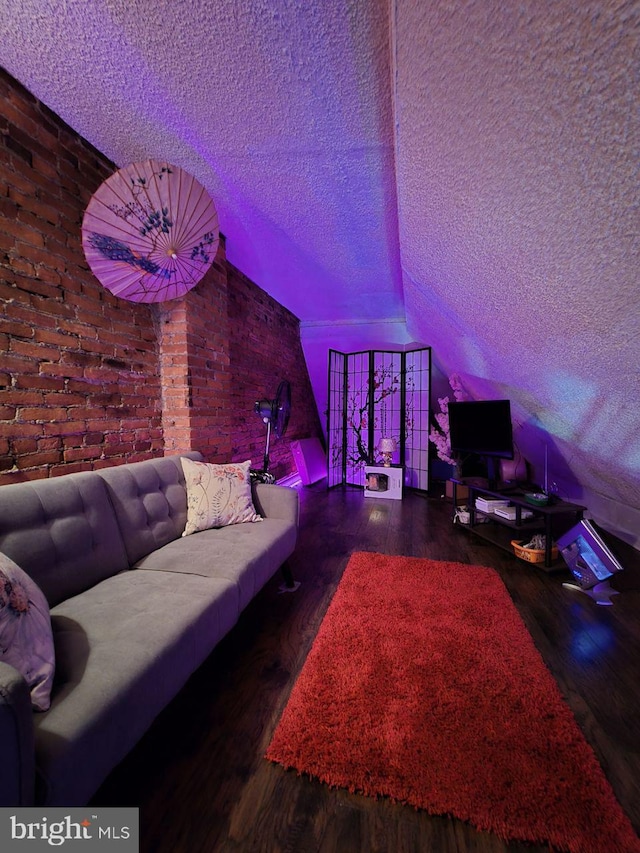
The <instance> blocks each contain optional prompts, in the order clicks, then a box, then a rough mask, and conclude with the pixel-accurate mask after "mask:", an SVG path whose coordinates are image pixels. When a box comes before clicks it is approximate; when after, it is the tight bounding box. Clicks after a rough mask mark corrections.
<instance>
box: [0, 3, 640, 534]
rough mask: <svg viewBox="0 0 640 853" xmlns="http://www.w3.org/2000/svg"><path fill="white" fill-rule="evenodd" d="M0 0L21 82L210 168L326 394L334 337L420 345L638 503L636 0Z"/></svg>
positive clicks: (94, 132) (590, 475)
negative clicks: (298, 325) (297, 322)
mask: <svg viewBox="0 0 640 853" xmlns="http://www.w3.org/2000/svg"><path fill="white" fill-rule="evenodd" d="M1 9H2V12H3V15H2V20H1V21H0V52H1V54H0V55H1V58H2V64H3V65H4V67H5V68H6V69H7V70H8V71H9V72H10V73H11V74H12V75H13V76H15V77H16V78H17V79H18V80H20V81H21V82H22V83H23V84H24V85H25V86H26V87H27V88H28V89H29V90H30V91H31V92H32V93H33V94H34V95H36V96H37V97H38V98H40V99H41V100H43V101H44V102H45V103H46V104H47V105H48V106H49V107H50V108H51V109H53V110H54V111H55V112H57V113H58V114H59V115H60V116H61V117H62V118H63V119H64V120H65V121H66V122H68V123H69V124H70V125H71V126H72V127H73V128H74V129H75V130H77V131H78V132H79V133H80V134H82V135H83V136H84V137H85V138H87V139H88V140H89V141H90V142H92V143H93V144H94V145H95V146H96V147H97V148H99V149H100V150H101V151H103V152H104V153H105V154H106V155H107V156H108V157H110V158H111V159H113V160H114V161H115V162H116V163H117V164H118V165H120V166H122V165H125V164H127V163H129V162H133V161H136V160H142V159H146V158H148V157H157V158H162V159H167V160H169V161H171V162H174V163H176V164H177V165H180V166H182V167H183V168H185V169H186V170H187V171H189V172H191V174H193V175H194V176H195V177H196V178H197V179H198V180H199V181H200V182H201V183H202V184H204V186H206V187H207V188H208V189H209V191H210V193H211V195H212V197H213V198H214V200H215V202H216V206H217V208H218V212H219V215H220V224H221V230H222V231H223V233H224V234H225V235H226V237H227V252H228V257H229V259H230V260H231V261H232V262H233V263H234V264H236V265H237V266H238V267H239V268H240V269H241V270H242V271H243V272H245V273H246V274H247V275H248V276H250V277H251V278H252V279H253V280H254V281H255V282H256V283H257V284H259V285H260V286H261V287H263V288H264V289H265V290H267V291H268V292H269V293H271V294H272V295H273V296H274V297H275V298H277V299H278V300H279V301H280V302H282V303H283V304H284V305H286V306H287V307H288V308H290V309H291V310H292V311H293V312H294V313H295V314H297V316H298V317H300V319H301V320H302V323H303V337H304V342H305V351H306V354H307V359H308V362H309V368H310V371H311V374H312V380H313V381H314V384H315V387H316V389H317V396H318V402H319V406H320V409H321V410H322V409H323V406H324V388H323V385H324V382H325V377H326V353H327V347H328V346H334V347H338V348H345V349H354V348H357V347H359V346H367V347H368V346H372V347H379V346H384V345H389V344H393V343H396V344H405V343H408V342H410V341H415V342H418V343H424V344H430V345H432V346H433V348H434V356H435V359H436V361H437V363H439V364H440V365H441V366H442V368H443V370H444V371H446V372H449V373H450V372H457V373H459V374H460V375H461V377H462V379H463V383H464V384H465V386H466V387H467V388H468V390H469V391H471V392H472V393H473V394H474V395H476V396H487V397H502V396H505V397H509V398H511V399H512V401H513V406H514V419H515V421H516V430H517V435H518V440H519V442H520V447H521V449H522V451H523V452H524V453H525V455H527V457H528V458H530V459H531V460H532V461H533V462H534V463H535V465H536V466H537V471H536V473H537V474H540V463H541V459H542V458H543V455H544V448H545V447H546V448H547V450H548V452H549V455H550V460H551V461H550V470H551V475H552V477H553V478H554V479H556V480H558V481H559V482H560V483H566V488H567V489H570V490H571V491H572V493H573V496H574V497H580V496H581V495H582V494H583V493H584V495H588V496H589V502H590V506H591V504H592V503H593V505H594V506H597V508H598V510H599V511H600V513H601V514H602V515H604V516H607V515H608V516H610V517H611V518H612V519H613V521H614V526H615V524H618V525H619V526H620V527H621V528H626V529H631V528H632V527H633V525H634V524H635V523H636V522H635V520H637V517H638V516H637V515H633V513H640V486H639V482H640V418H639V415H638V400H639V398H640V393H639V392H640V381H639V367H640V323H639V321H640V312H639V305H640V283H639V281H638V269H639V260H640V235H639V222H640V218H639V210H638V204H639V193H638V177H639V176H638V163H639V154H640V121H639V106H640V99H639V94H638V93H639V91H640V88H639V84H640V80H639V76H640V0H629V1H628V2H625V0H610V2H606V0H600V2H594V0H584V2H581V3H576V2H575V0H521V2H518V3H517V4H515V3H513V4H512V3H504V2H501V0H434V2H428V3H427V2H416V0H395V2H394V0H392V2H390V3H387V2H382V1H381V0H379V2H372V0H328V2H316V3H299V2H295V0H244V2H242V3H240V2H232V0H215V2H214V0H208V2H207V0H154V2H151V0H65V2H64V3H61V2H58V0H49V2H46V0H2V2H1ZM594 502H595V503H594ZM625 506H630V507H631V509H630V510H629V512H630V513H632V516H626V515H625V513H626V510H625ZM612 507H613V509H612ZM614 516H615V518H614Z"/></svg>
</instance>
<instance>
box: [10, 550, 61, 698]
mask: <svg viewBox="0 0 640 853" xmlns="http://www.w3.org/2000/svg"><path fill="white" fill-rule="evenodd" d="M0 660H3V661H5V663H9V664H11V666H13V667H15V668H16V669H17V670H18V672H20V673H21V674H22V676H23V677H24V679H25V681H26V682H27V684H28V685H29V689H30V691H31V704H32V705H33V707H34V708H35V710H36V711H46V710H47V709H48V708H49V706H50V704H51V686H52V684H53V674H54V670H55V656H54V650H53V634H52V632H51V617H50V615H49V605H48V603H47V599H46V598H45V597H44V594H43V593H42V591H41V590H40V587H39V586H38V585H37V584H36V583H35V582H34V581H33V580H32V579H31V578H30V577H29V575H28V574H26V572H23V571H22V569H21V568H20V567H19V566H17V565H16V564H15V563H14V562H13V560H11V559H9V557H7V556H6V554H1V553H0Z"/></svg>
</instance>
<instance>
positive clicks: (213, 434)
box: [155, 236, 232, 462]
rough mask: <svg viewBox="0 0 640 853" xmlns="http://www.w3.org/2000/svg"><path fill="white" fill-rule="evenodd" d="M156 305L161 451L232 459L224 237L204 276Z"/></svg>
mask: <svg viewBox="0 0 640 853" xmlns="http://www.w3.org/2000/svg"><path fill="white" fill-rule="evenodd" d="M155 307H156V322H157V325H158V343H159V353H160V375H161V386H162V427H163V432H164V442H165V453H166V454H173V453H182V452H185V451H187V450H199V451H200V452H201V453H202V454H203V455H204V457H205V459H207V461H209V462H227V461H229V460H230V459H231V432H232V429H231V421H232V412H231V393H230V386H231V372H230V368H229V317H228V310H227V271H226V252H225V245H224V238H223V237H222V236H221V239H220V246H219V248H218V253H217V255H216V260H215V261H214V263H213V265H212V266H211V268H210V269H209V271H208V273H207V274H206V276H205V277H204V278H203V280H202V281H201V282H200V283H199V284H198V285H197V286H196V287H195V288H193V290H190V291H189V292H188V293H187V294H185V296H183V297H182V299H174V300H172V301H170V302H165V303H160V304H158V305H157V306H155Z"/></svg>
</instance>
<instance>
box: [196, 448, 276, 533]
mask: <svg viewBox="0 0 640 853" xmlns="http://www.w3.org/2000/svg"><path fill="white" fill-rule="evenodd" d="M181 462H182V470H183V472H184V479H185V484H186V489H187V522H186V525H185V528H184V531H183V533H182V535H183V536H189V535H191V534H192V533H197V532H198V531H200V530H209V529H210V528H212V527H227V526H228V525H229V524H243V523H245V522H253V521H262V518H261V517H260V516H259V515H258V513H257V512H256V510H255V507H254V505H253V500H252V497H251V477H250V475H249V468H250V467H251V461H248V462H232V463H229V464H226V465H216V464H211V463H208V462H195V461H194V460H193V459H185V458H183V459H182V460H181Z"/></svg>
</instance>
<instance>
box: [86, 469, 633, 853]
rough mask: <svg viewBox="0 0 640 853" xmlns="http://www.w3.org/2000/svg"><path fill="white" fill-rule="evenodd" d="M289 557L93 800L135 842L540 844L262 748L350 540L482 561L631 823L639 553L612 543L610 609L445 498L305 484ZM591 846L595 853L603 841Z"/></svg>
mask: <svg viewBox="0 0 640 853" xmlns="http://www.w3.org/2000/svg"><path fill="white" fill-rule="evenodd" d="M300 496H301V531H300V538H299V545H298V548H297V551H296V554H295V555H294V557H293V558H292V560H291V567H292V569H293V572H294V575H295V577H296V579H297V580H299V581H301V582H302V586H301V587H300V589H299V590H298V591H297V592H295V593H293V594H289V593H287V594H280V593H279V591H278V588H279V585H280V583H281V578H280V577H279V576H276V577H274V578H273V579H272V580H271V581H270V582H269V583H268V584H267V586H266V587H265V588H264V589H263V590H262V591H261V592H260V594H259V595H258V596H257V597H256V599H255V600H254V601H253V602H252V603H251V605H250V606H249V607H248V608H247V610H246V611H245V612H244V613H243V615H242V617H241V620H240V622H239V624H238V625H237V626H236V627H235V628H234V629H233V630H232V632H231V633H230V634H229V635H228V636H227V637H226V638H225V639H224V640H223V641H222V642H221V643H220V645H219V646H218V647H217V648H216V650H215V651H214V652H213V654H212V655H211V656H210V658H209V659H208V660H207V661H206V662H205V664H204V665H203V666H202V667H201V668H200V669H199V670H198V672H197V673H196V674H195V675H194V676H193V677H192V678H191V679H190V681H189V682H188V684H187V685H186V687H185V688H184V689H183V690H182V692H181V693H180V694H179V696H178V697H177V698H176V699H175V700H174V701H173V702H172V704H171V705H170V706H169V707H168V708H167V709H166V710H165V711H164V712H163V713H162V714H161V715H160V717H159V718H158V719H157V721H156V722H155V723H154V725H153V727H152V728H151V730H150V731H149V732H148V733H147V735H146V736H145V737H144V738H143V740H142V741H141V742H140V743H139V745H138V746H137V747H136V748H135V750H134V751H133V752H132V753H131V754H130V755H129V756H128V757H127V758H126V759H125V760H124V761H123V762H122V764H121V765H120V766H119V767H118V768H116V770H115V771H114V772H113V773H112V774H111V776H110V777H109V778H108V779H107V780H106V782H105V783H104V785H103V786H102V788H101V789H100V790H99V791H98V792H97V794H96V796H95V797H94V800H93V803H94V804H96V805H101V806H110V805H130V806H138V807H139V808H140V827H141V844H140V850H141V851H142V853H151V851H153V853H156V851H157V853H165V851H166V853H218V851H220V853H227V852H228V853H249V851H251V853H254V851H255V853H352V851H353V853H359V852H361V853H375V851H379V853H404V851H406V853H413V851H434V853H449V851H456V853H464V851H476V853H504V851H510V853H525V851H527V853H542V851H546V850H548V848H547V847H535V846H530V845H521V844H505V843H504V842H502V841H500V839H498V838H496V837H495V836H493V835H491V834H487V833H479V832H476V831H474V830H473V829H472V828H471V827H469V826H467V825H466V824H464V823H462V822H460V821H456V820H453V819H450V818H447V817H430V816H428V815H426V814H424V813H422V812H418V811H416V810H414V809H412V808H408V807H404V806H401V805H397V804H394V803H390V802H387V801H375V800H371V799H367V798H365V797H359V796H355V795H352V794H349V793H348V792H345V791H342V790H332V789H329V788H328V787H326V786H324V785H321V784H320V783H318V782H315V781H313V780H310V779H308V778H304V777H298V776H297V775H296V774H295V773H292V772H286V771H284V770H283V769H282V768H280V767H278V766H276V765H272V764H270V763H269V762H267V761H266V760H265V759H264V758H263V755H264V752H265V750H266V747H267V745H268V743H269V741H270V738H271V735H272V732H273V730H274V728H275V725H276V724H277V721H278V719H279V716H280V714H281V712H282V710H283V708H284V706H285V704H286V701H287V697H288V695H289V692H290V690H291V687H292V685H293V683H294V681H295V678H296V676H297V673H298V672H299V670H300V668H301V666H302V664H303V662H304V660H305V657H306V655H307V653H308V651H309V649H310V647H311V644H312V642H313V639H314V637H315V634H316V632H317V630H318V627H319V625H320V623H321V621H322V618H323V616H324V613H325V612H326V609H327V607H328V605H329V602H330V600H331V597H332V595H333V593H334V591H335V589H336V586H337V584H338V582H339V580H340V577H341V575H342V572H343V571H344V568H345V566H346V564H347V561H348V559H349V556H350V554H351V553H352V552H353V551H356V550H364V551H366V550H370V551H380V552H385V553H389V554H403V555H407V556H417V557H430V558H432V559H439V560H455V561H460V562H465V563H475V564H479V565H489V566H492V567H493V568H495V569H496V570H497V571H498V572H499V573H500V575H501V577H502V578H503V580H504V582H505V585H506V586H507V588H508V590H509V592H510V594H511V596H512V598H513V601H514V603H515V605H516V607H517V608H518V610H519V612H520V613H521V615H522V617H523V619H524V621H525V623H526V625H527V627H528V628H529V630H530V632H531V634H532V636H533V639H534V641H535V643H536V645H537V647H538V649H539V650H540V652H541V654H542V656H543V658H544V660H545V661H546V663H547V665H548V667H549V669H550V670H551V672H552V673H553V675H554V676H555V678H556V680H557V682H558V684H559V686H560V689H561V690H562V692H563V693H564V695H565V697H566V698H567V700H568V702H569V703H570V705H571V707H572V709H573V711H574V713H575V716H576V718H577V720H578V723H579V724H580V726H581V728H582V730H583V731H584V733H585V735H586V737H587V738H588V740H589V741H590V743H591V744H592V746H593V748H594V750H595V752H596V754H597V756H598V758H599V759H600V761H601V763H602V766H603V768H604V770H605V773H606V774H607V776H608V778H609V781H610V782H611V784H612V786H613V788H614V790H615V792H616V795H617V797H618V799H619V801H620V803H621V804H622V806H623V808H624V809H625V811H626V812H627V814H628V815H629V817H630V818H631V820H632V822H633V823H634V826H635V828H636V831H640V714H639V713H638V712H639V709H640V678H639V675H640V554H639V553H638V552H637V551H634V550H633V549H631V548H626V547H625V546H620V548H619V549H618V551H617V554H618V556H619V557H620V559H621V561H622V563H623V565H624V566H625V572H624V573H623V574H621V575H620V576H619V579H618V580H617V582H616V585H617V587H618V588H619V589H621V590H622V594H621V595H619V596H617V597H615V599H614V602H615V603H614V605H613V606H612V607H598V606H597V605H595V604H594V603H593V602H592V601H590V600H589V599H587V598H586V597H585V596H582V595H580V594H578V593H572V592H570V591H568V590H565V589H563V588H562V586H561V581H562V580H567V579H568V574H567V575H565V574H564V573H560V574H546V573H545V572H543V571H540V570H537V569H535V568H532V567H530V566H528V565H527V564H526V563H523V562H521V561H518V560H517V559H516V558H515V557H513V556H511V555H509V554H507V553H506V552H503V551H501V550H499V549H498V548H496V547H495V546H493V545H491V544H488V543H486V542H484V541H482V540H481V539H479V538H477V537H474V536H472V535H471V534H470V533H469V532H468V531H465V530H461V529H459V528H457V527H453V525H452V524H451V505H450V504H448V503H447V502H446V501H445V500H444V499H443V498H440V497H427V496H425V495H421V494H414V493H409V494H407V495H405V497H404V499H403V500H402V501H391V500H387V501H385V500H380V499H371V498H366V499H365V498H364V496H363V494H362V492H361V491H360V490H356V489H352V488H345V489H341V488H339V489H334V490H331V491H327V489H326V488H325V485H324V483H320V484H316V485H315V486H311V487H306V488H303V489H302V490H301V491H300ZM603 853H608V851H604V850H603Z"/></svg>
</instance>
